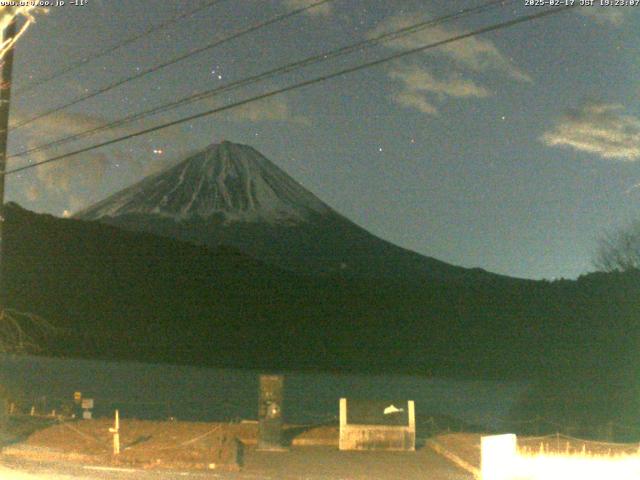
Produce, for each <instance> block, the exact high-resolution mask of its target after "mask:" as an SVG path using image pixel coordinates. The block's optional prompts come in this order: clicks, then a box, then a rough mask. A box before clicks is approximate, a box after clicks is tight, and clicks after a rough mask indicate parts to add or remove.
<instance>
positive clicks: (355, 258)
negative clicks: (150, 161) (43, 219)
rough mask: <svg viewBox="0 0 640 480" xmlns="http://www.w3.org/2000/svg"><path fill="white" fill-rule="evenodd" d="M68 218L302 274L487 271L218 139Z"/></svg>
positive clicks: (416, 275)
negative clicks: (351, 210) (362, 217)
mask: <svg viewBox="0 0 640 480" xmlns="http://www.w3.org/2000/svg"><path fill="white" fill-rule="evenodd" d="M75 218H77V219H81V220H96V221H99V222H102V223H107V224H111V225H114V226H118V227H120V228H123V229H126V230H134V231H145V232H149V233H154V234H157V235H161V236H167V237H171V238H175V239H179V240H183V241H188V242H191V243H196V244H201V245H207V246H210V247H217V246H219V245H227V246H233V247H236V248H238V249H240V250H241V251H243V252H245V253H247V254H249V255H251V256H253V257H254V258H257V259H259V260H261V261H263V262H266V263H271V264H274V265H277V266H279V267H282V268H285V269H289V270H292V271H297V272H301V273H309V274H340V275H345V276H385V277H403V278H408V279H414V278H416V279H418V278H459V277H466V276H469V275H471V276H474V277H478V276H479V277H485V276H493V275H492V274H489V273H487V272H484V271H483V270H480V269H471V270H469V269H464V268H461V267H457V266H453V265H449V264H447V263H444V262H441V261H439V260H436V259H433V258H429V257H425V256H422V255H419V254H418V253H415V252H412V251H409V250H406V249H403V248H400V247H398V246H396V245H393V244H391V243H389V242H387V241H385V240H382V239H380V238H378V237H376V236H375V235H373V234H371V233H369V232H368V231H366V230H365V229H363V228H362V227H360V226H358V225H356V224H355V223H353V222H352V221H350V220H348V219H347V218H345V217H344V216H342V215H341V214H339V213H338V212H336V211H335V210H333V209H332V208H331V207H329V206H328V205H326V204H325V203H324V202H322V201H321V200H320V199H319V198H317V197H316V196H315V195H314V194H312V193H311V192H309V191H308V190H306V189H305V188H304V187H302V186H301V185H300V184H299V183H298V182H296V181H295V180H294V179H293V178H291V177H290V176H289V175H287V174H286V173H285V172H284V171H282V170H281V169H280V168H278V167H277V166H276V165H275V164H274V163H273V162H271V161H270V160H268V159H267V158H265V157H264V156H263V155H261V154H260V153H259V152H258V151H256V150H255V149H254V148H252V147H250V146H247V145H240V144H236V143H231V142H227V141H224V142H222V143H218V144H213V145H211V146H209V147H208V148H206V149H205V150H203V151H201V152H199V153H197V154H195V155H192V156H189V157H188V158H186V159H185V160H183V161H182V162H180V163H178V164H177V165H175V166H173V167H171V168H169V169H167V170H165V171H163V172H160V173H158V174H155V175H152V176H149V177H147V178H145V179H143V180H142V181H140V182H138V183H136V184H134V185H132V186H130V187H128V188H126V189H124V190H122V191H120V192H117V193H115V194H113V195H112V196H110V197H108V198H106V199H105V200H103V201H101V202H99V203H97V204H95V205H93V206H91V207H89V208H87V209H85V210H83V211H80V212H78V213H77V214H76V215H75Z"/></svg>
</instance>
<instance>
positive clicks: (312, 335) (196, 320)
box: [3, 205, 640, 395]
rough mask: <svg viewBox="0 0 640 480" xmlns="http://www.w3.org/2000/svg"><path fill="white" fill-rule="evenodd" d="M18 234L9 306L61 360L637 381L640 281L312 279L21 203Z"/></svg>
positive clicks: (10, 219)
mask: <svg viewBox="0 0 640 480" xmlns="http://www.w3.org/2000/svg"><path fill="white" fill-rule="evenodd" d="M5 225H6V231H5V252H6V253H5V257H4V265H3V267H4V268H3V274H4V281H5V298H6V304H7V305H8V306H9V307H11V308H15V309H17V310H20V311H25V312H32V313H36V314H38V315H41V316H43V317H45V318H46V319H48V320H49V321H50V322H52V323H53V324H54V325H55V326H56V327H57V328H58V331H57V334H56V335H54V336H52V335H49V336H48V337H47V338H43V339H41V344H42V346H43V348H44V350H45V351H46V352H47V353H52V354H56V355H66V356H84V357H95V358H116V359H124V358H128V359H138V360H144V361H167V362H179V363H190V364H197V365H213V366H216V365H220V366H222V365H224V366H228V365H233V366H239V367H248V368H266V369H308V368H313V369H325V370H350V371H353V370H359V371H368V372H370V371H383V370H384V371H409V372H412V373H418V374H420V373H423V374H432V375H441V376H467V377H476V378H487V377H493V378H536V379H540V380H541V382H545V381H547V380H549V379H551V378H554V379H557V378H574V379H578V378H579V379H580V381H581V382H588V383H589V385H591V388H592V389H593V390H594V391H595V390H597V389H598V388H599V389H600V390H601V392H600V393H601V394H602V395H606V392H607V391H608V390H607V389H608V388H615V389H617V390H620V389H626V391H629V389H634V388H636V387H637V385H638V381H637V380H636V379H637V378H638V375H639V374H640V371H638V367H637V366H638V365H640V363H639V362H638V360H639V358H638V357H639V356H640V355H639V354H638V351H639V350H638V346H639V345H638V339H639V338H640V335H639V328H638V325H639V324H640V321H639V320H640V302H639V301H638V300H639V299H640V296H639V294H640V277H639V276H638V275H637V274H635V273H627V274H591V275H588V276H585V277H582V278H580V279H579V280H577V281H557V282H546V281H540V282H534V281H525V280H515V279H506V278H499V277H498V278H495V279H493V280H491V281H473V282H471V281H462V280H461V281H449V282H438V281H431V282H424V281H422V282H417V281H413V280H412V279H405V280H402V281H392V280H381V279H375V278H372V279H359V280H354V279H353V278H346V277H345V278H341V277H340V276H333V277H305V276H301V275H297V274H293V273H289V272H285V271H281V270H279V269H277V268H275V267H271V266H267V265H264V264H262V263H260V262H258V261H256V260H253V259H251V258H249V257H246V256H244V255H243V254H241V253H239V252H237V251H235V250H232V249H228V248H219V249H216V250H209V249H207V248H204V247H197V246H193V245H190V244H186V243H181V242H178V241H173V240H170V239H166V238H159V237H154V236H152V235H147V234H140V233H131V232H125V231H121V230H119V229H117V228H115V227H111V226H107V225H102V224H98V223H94V222H83V221H78V220H68V219H58V218H54V217H51V216H47V215H38V214H34V213H31V212H28V211H26V210H23V209H21V208H20V207H18V206H16V205H9V206H8V207H7V211H6V224H5ZM541 384H542V383H541ZM546 385H548V382H547V383H546ZM541 388H542V387H541Z"/></svg>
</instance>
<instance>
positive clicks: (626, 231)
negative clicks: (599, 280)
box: [593, 221, 640, 272]
mask: <svg viewBox="0 0 640 480" xmlns="http://www.w3.org/2000/svg"><path fill="white" fill-rule="evenodd" d="M593 264H594V266H595V267H596V268H597V269H598V270H603V271H605V272H614V271H618V272H627V271H630V270H640V221H636V222H633V223H632V224H630V225H629V226H627V227H625V228H622V229H620V230H617V231H614V232H609V233H607V234H605V235H604V236H603V237H602V238H601V239H600V240H599V242H598V248H597V250H596V254H595V258H594V261H593Z"/></svg>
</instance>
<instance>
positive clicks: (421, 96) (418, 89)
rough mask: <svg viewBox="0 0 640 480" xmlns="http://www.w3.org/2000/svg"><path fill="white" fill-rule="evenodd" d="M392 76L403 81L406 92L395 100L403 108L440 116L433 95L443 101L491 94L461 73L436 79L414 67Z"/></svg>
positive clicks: (394, 73) (394, 72)
mask: <svg viewBox="0 0 640 480" xmlns="http://www.w3.org/2000/svg"><path fill="white" fill-rule="evenodd" d="M389 77H391V78H392V79H394V80H399V81H401V82H402V84H403V86H402V90H401V91H399V92H397V93H395V94H393V95H392V97H391V99H392V100H393V101H394V102H395V103H397V104H398V105H401V106H403V107H408V108H415V109H417V110H418V111H420V112H422V113H426V114H429V115H436V114H437V113H438V109H437V108H436V106H435V105H434V104H433V99H432V98H430V97H431V96H435V97H437V98H438V99H440V100H444V99H446V98H447V97H455V98H464V97H468V98H485V97H488V96H490V95H491V92H490V91H489V90H487V89H486V88H485V87H483V86H481V85H478V84H476V83H475V82H473V81H472V80H469V79H466V78H463V77H462V75H461V74H459V73H457V74H454V75H450V76H449V77H447V78H444V79H438V78H436V77H434V76H433V75H432V74H431V73H430V72H429V71H427V70H426V69H424V68H422V67H419V66H416V65H413V66H404V67H399V68H396V69H394V70H391V71H390V72H389Z"/></svg>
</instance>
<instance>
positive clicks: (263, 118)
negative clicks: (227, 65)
mask: <svg viewBox="0 0 640 480" xmlns="http://www.w3.org/2000/svg"><path fill="white" fill-rule="evenodd" d="M227 115H228V118H229V119H230V120H232V121H236V122H244V121H248V122H268V121H271V122H274V121H275V122H290V123H297V124H301V125H309V124H310V123H311V122H310V120H309V119H308V118H307V117H304V116H302V115H295V114H293V113H292V112H291V108H290V106H289V102H288V101H287V99H286V98H285V97H283V96H281V95H276V96H273V97H267V98H265V99H263V100H258V101H256V102H251V103H247V104H246V105H243V106H241V107H237V108H234V109H232V110H229V111H228V113H227Z"/></svg>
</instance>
